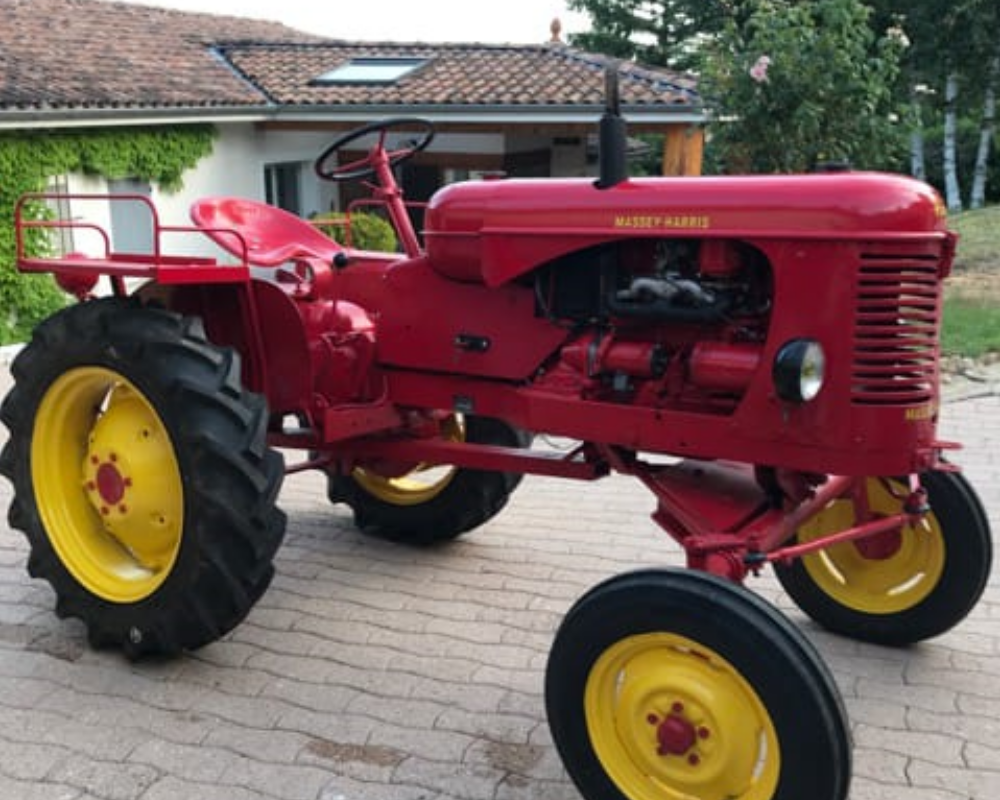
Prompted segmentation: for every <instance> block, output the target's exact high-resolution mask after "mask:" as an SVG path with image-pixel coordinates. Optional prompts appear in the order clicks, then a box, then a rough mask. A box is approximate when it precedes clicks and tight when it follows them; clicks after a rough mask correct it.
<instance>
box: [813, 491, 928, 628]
mask: <svg viewBox="0 0 1000 800" xmlns="http://www.w3.org/2000/svg"><path fill="white" fill-rule="evenodd" d="M865 491H866V492H867V494H868V507H869V510H870V511H871V513H872V514H874V515H876V516H889V515H891V514H898V513H899V512H900V510H901V508H902V503H903V501H902V499H901V498H904V497H906V495H907V494H908V493H909V490H908V488H907V487H906V486H904V485H902V484H900V483H898V482H894V481H883V480H880V479H878V478H869V479H868V480H867V481H866V486H865ZM856 524H857V522H856V515H855V508H854V502H853V500H851V499H850V498H843V499H840V500H835V501H834V502H833V503H831V504H830V505H828V506H827V507H826V508H825V509H823V511H822V512H820V513H819V514H818V515H817V516H816V517H814V518H813V519H811V520H810V521H809V522H808V523H807V524H806V525H804V526H802V528H800V529H799V532H798V538H799V541H800V542H808V541H811V540H813V539H816V538H819V537H821V536H826V535H828V534H831V533H835V532H837V531H841V530H846V529H847V528H851V527H853V526H854V525H856ZM883 536H884V537H890V538H889V539H888V540H885V541H883V542H882V543H881V545H880V543H879V542H878V537H873V540H872V543H871V544H868V545H866V544H865V543H864V542H858V543H854V542H846V543H844V544H838V545H834V546H832V547H828V548H826V549H825V550H821V551H819V552H818V553H812V554H810V555H807V556H805V557H803V559H802V563H803V566H804V567H805V569H806V571H807V572H808V573H809V576H810V577H811V578H812V580H813V582H815V583H816V585H817V586H818V587H819V588H820V589H821V590H822V591H823V592H824V593H825V594H826V595H827V596H828V597H831V598H832V599H834V600H836V601H837V602H838V603H840V604H841V605H843V606H846V607H847V608H850V609H853V610H855V611H861V612H864V613H867V614H895V613H899V612H900V611H905V610H906V609H909V608H913V607H914V606H915V605H917V604H918V603H920V602H921V601H922V600H924V599H925V598H926V597H928V596H929V595H930V593H931V592H932V591H934V587H935V586H936V585H937V583H938V581H939V580H940V579H941V574H942V572H943V571H944V565H945V544H944V536H943V535H942V533H941V526H940V523H939V522H938V520H937V518H936V517H935V516H934V514H933V513H929V514H927V515H926V516H925V517H924V519H923V521H922V522H921V523H919V524H918V525H915V526H914V525H906V526H904V527H903V529H902V530H901V531H900V532H899V533H898V534H896V533H890V534H885V535H883Z"/></svg>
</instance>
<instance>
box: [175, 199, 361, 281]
mask: <svg viewBox="0 0 1000 800" xmlns="http://www.w3.org/2000/svg"><path fill="white" fill-rule="evenodd" d="M191 220H192V221H193V222H194V224H195V225H197V226H198V227H199V228H201V229H203V230H204V232H205V234H206V235H207V236H209V237H211V239H212V240H213V241H214V242H215V243H216V244H218V245H219V247H221V248H222V249H223V250H225V251H226V252H228V253H232V254H233V255H234V256H236V257H237V258H243V247H242V244H241V242H240V239H239V237H237V236H233V235H232V232H236V233H238V234H239V235H240V236H242V237H243V241H245V242H246V248H247V253H246V256H247V261H248V262H249V263H251V264H253V265H255V266H261V267H275V266H278V265H280V264H284V263H286V262H288V261H291V260H293V259H296V258H318V259H321V260H323V261H326V262H327V263H329V262H330V261H332V260H333V257H334V255H336V254H337V253H339V252H340V251H342V250H343V249H344V248H343V246H342V245H340V244H339V243H338V242H335V241H334V240H333V239H331V238H330V237H329V236H326V235H324V234H323V233H322V232H320V231H319V230H318V229H317V228H315V227H314V226H312V225H310V224H309V223H308V222H306V221H305V220H304V219H302V218H301V217H297V216H295V214H292V213H289V212H288V211H284V210H282V209H280V208H276V207H274V206H269V205H268V204H267V203H260V202H257V201H256V200H247V199H245V198H242V197H205V198H202V199H201V200H198V201H196V202H195V203H193V204H192V205H191Z"/></svg>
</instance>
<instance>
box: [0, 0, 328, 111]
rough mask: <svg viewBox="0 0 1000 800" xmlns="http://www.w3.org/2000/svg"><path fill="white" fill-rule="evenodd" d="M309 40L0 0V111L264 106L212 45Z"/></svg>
mask: <svg viewBox="0 0 1000 800" xmlns="http://www.w3.org/2000/svg"><path fill="white" fill-rule="evenodd" d="M206 5H208V4H207V3H206ZM315 38H316V37H312V36H309V35H308V34H306V33H302V32H300V31H296V30H293V29H291V28H288V27H286V26H284V25H279V24H277V23H272V22H262V21H257V20H250V19H242V18H238V17H224V16H217V15H211V14H191V13H182V12H178V11H170V10H166V9H160V8H150V7H148V6H142V5H129V4H125V3H114V2H104V1H103V0H0V109H3V108H6V109H8V110H11V109H57V108H136V107H163V106H167V107H178V106H205V107H209V106H245V105H262V104H263V103H264V102H265V100H264V98H263V97H262V96H261V94H260V93H259V92H258V91H256V90H255V89H254V88H253V87H252V86H249V85H247V84H246V82H245V81H243V80H242V79H241V78H240V77H239V76H238V75H236V74H235V73H234V72H233V71H232V69H231V68H229V67H228V66H227V65H226V64H225V63H223V62H222V61H221V60H220V59H219V58H218V57H217V56H216V55H214V54H213V52H212V50H211V46H212V45H214V44H217V43H219V42H238V41H254V42H261V41H270V42H274V41H288V40H292V39H294V40H296V41H299V42H302V41H314V40H315Z"/></svg>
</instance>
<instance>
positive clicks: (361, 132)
mask: <svg viewBox="0 0 1000 800" xmlns="http://www.w3.org/2000/svg"><path fill="white" fill-rule="evenodd" d="M414 127H416V128H417V130H418V131H419V138H418V139H417V140H416V141H415V142H412V143H411V144H408V145H407V146H406V147H401V148H400V149H398V150H386V149H385V137H386V135H387V134H388V133H389V131H390V130H392V129H394V128H406V129H412V128H414ZM371 133H378V135H379V138H378V144H376V145H375V146H374V147H372V148H371V150H369V151H368V154H367V155H366V156H365V157H364V158H361V159H358V160H357V161H352V162H351V163H349V164H341V165H339V166H334V165H333V164H332V163H328V162H331V159H332V157H333V156H334V155H336V154H337V153H338V152H339V151H341V150H343V149H344V148H345V147H346V146H347V145H349V144H351V143H352V142H355V141H357V140H358V139H361V138H362V137H364V136H367V135H368V134H371ZM433 139H434V125H433V124H432V123H431V122H430V120H426V119H421V118H420V117H392V118H391V119H383V120H380V121H378V122H373V123H371V124H370V125H365V126H364V127H363V128H357V129H356V130H353V131H351V132H350V133H347V134H344V135H343V136H341V137H340V138H339V139H337V141H335V142H334V143H333V144H331V145H330V146H329V147H327V148H326V150H324V151H323V153H322V154H321V155H320V157H319V158H317V159H316V163H315V164H314V168H315V170H316V174H317V175H318V176H319V177H320V178H322V179H323V180H325V181H334V182H337V183H339V182H342V181H353V180H357V179H359V178H367V177H369V176H371V175H374V174H375V172H376V169H375V158H376V155H377V154H379V153H382V154H384V155H385V157H386V158H387V159H388V162H389V168H390V169H391V168H392V167H395V166H396V165H397V164H400V163H402V162H403V161H406V159H408V158H412V157H413V156H415V155H416V154H417V153H419V152H420V151H421V150H423V149H424V148H425V147H427V145H429V144H430V143H431V141H432V140H433Z"/></svg>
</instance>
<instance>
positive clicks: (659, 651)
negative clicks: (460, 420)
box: [545, 571, 851, 800]
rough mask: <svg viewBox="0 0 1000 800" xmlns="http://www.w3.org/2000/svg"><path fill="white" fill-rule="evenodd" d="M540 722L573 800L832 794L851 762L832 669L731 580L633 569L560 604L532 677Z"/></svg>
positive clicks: (833, 797)
mask: <svg viewBox="0 0 1000 800" xmlns="http://www.w3.org/2000/svg"><path fill="white" fill-rule="evenodd" d="M545 700H546V707H547V712H548V719H549V727H550V728H551V730H552V735H553V738H554V740H555V743H556V746H557V747H558V749H559V753H560V755H561V756H562V759H563V763H564V764H565V766H566V770H567V771H568V772H569V774H570V776H571V777H572V779H573V781H574V782H575V783H576V785H577V788H578V789H579V790H580V793H581V794H582V795H583V796H584V797H585V798H587V800H691V798H706V800H722V799H723V798H726V799H727V800H772V798H773V800H800V799H801V798H805V797H808V798H810V800H843V798H845V797H846V796H847V789H848V785H849V782H850V771H851V750H850V739H849V735H848V728H847V723H846V718H845V714H844V710H843V706H842V703H841V701H840V695H839V693H838V691H837V688H836V686H835V684H834V683H833V679H832V678H831V677H830V674H829V672H828V671H827V669H826V668H825V667H824V665H823V664H822V662H821V661H820V659H819V656H818V655H817V654H816V652H815V651H814V650H813V648H812V647H811V646H810V645H809V643H808V642H807V641H806V640H805V639H804V638H803V637H802V635H801V634H800V633H799V632H798V631H797V630H796V629H795V628H794V627H793V626H792V625H791V623H789V622H788V620H786V619H785V618H784V617H783V616H781V615H780V614H779V613H778V612H777V611H775V610H774V609H773V608H771V607H770V606H768V605H767V604H766V603H765V602H763V601H762V600H760V599H759V598H757V597H755V596H753V595H751V594H750V593H749V592H747V591H745V590H743V589H742V588H740V587H737V586H734V585H732V584H729V583H726V582H724V581H722V580H721V579H718V578H715V577H713V576H711V575H705V574H701V573H694V572H675V571H644V572H637V573H632V574H626V575H621V576H618V577H616V578H612V579H611V580H609V581H607V582H606V583H603V584H601V585H599V586H597V587H596V588H594V589H592V590H591V591H590V592H589V593H587V594H586V595H585V596H584V597H583V598H581V599H580V600H579V601H578V602H577V603H576V605H574V607H573V608H572V609H571V610H570V612H569V614H567V616H566V618H565V620H564V621H563V623H562V625H561V627H560V629H559V632H558V634H557V636H556V640H555V643H554V644H553V647H552V651H551V654H550V656H549V664H548V670H547V673H546V681H545Z"/></svg>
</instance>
